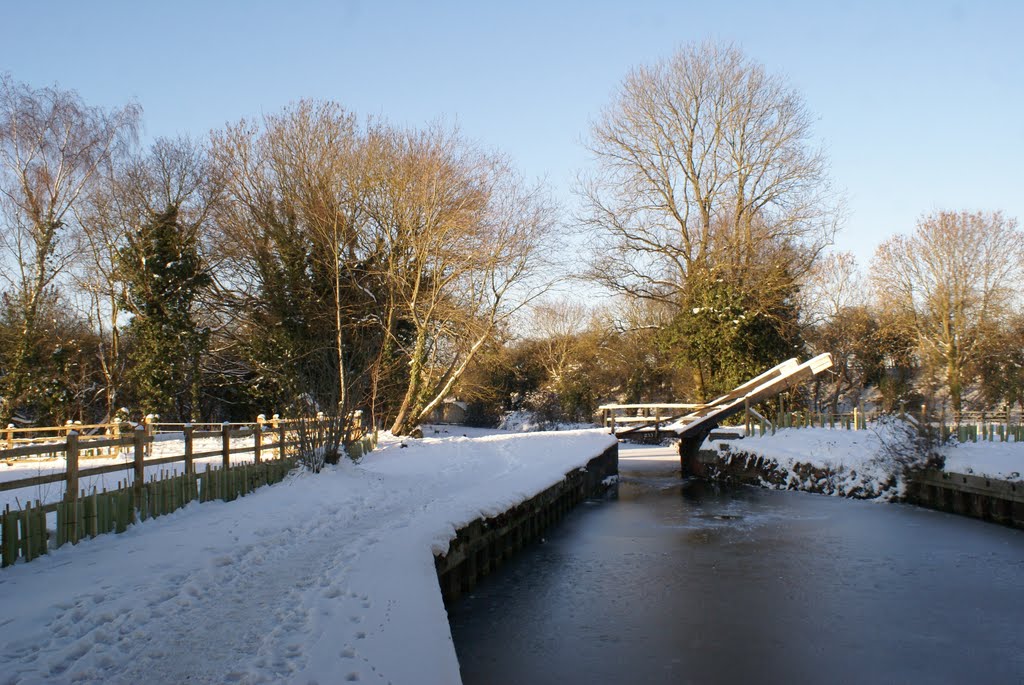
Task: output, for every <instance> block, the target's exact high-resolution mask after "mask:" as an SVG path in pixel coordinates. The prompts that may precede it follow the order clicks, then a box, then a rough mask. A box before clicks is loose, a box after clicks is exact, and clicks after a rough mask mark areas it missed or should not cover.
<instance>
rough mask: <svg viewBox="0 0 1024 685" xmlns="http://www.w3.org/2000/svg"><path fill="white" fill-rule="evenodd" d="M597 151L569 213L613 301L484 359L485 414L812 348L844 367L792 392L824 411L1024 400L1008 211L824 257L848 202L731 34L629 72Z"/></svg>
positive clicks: (592, 144)
mask: <svg viewBox="0 0 1024 685" xmlns="http://www.w3.org/2000/svg"><path fill="white" fill-rule="evenodd" d="M589 148H590V151H591V153H592V159H593V162H594V164H593V167H592V168H593V171H592V172H591V173H590V175H589V176H587V177H584V178H583V179H582V182H581V184H580V187H579V189H578V194H579V196H580V199H581V203H580V209H579V212H578V217H577V219H578V223H579V225H580V226H581V227H583V229H584V230H585V231H586V232H587V234H588V236H590V238H591V240H592V242H594V243H595V244H596V250H595V252H594V254H593V256H592V259H591V262H590V266H589V269H588V271H587V273H585V274H583V275H584V276H585V277H586V278H589V279H590V280H591V281H593V282H597V283H600V284H601V285H603V286H605V287H606V288H607V289H608V290H610V291H611V292H613V293H616V294H617V298H616V300H615V301H614V302H613V303H612V304H610V305H603V306H600V307H587V306H584V305H582V304H581V303H580V302H579V301H578V300H552V301H547V302H545V303H544V304H543V306H541V307H540V308H539V309H537V311H536V317H535V324H534V333H533V336H532V339H528V340H525V341H522V342H520V343H518V344H517V345H515V346H513V347H511V348H507V349H505V350H503V351H502V353H501V354H499V355H496V356H495V358H494V359H493V360H492V366H491V368H490V370H488V371H486V372H485V378H484V379H482V381H481V382H480V384H479V385H480V386H481V387H488V386H495V387H501V388H502V389H503V390H502V392H503V393H504V395H502V396H501V400H502V401H501V403H499V404H498V405H495V404H494V403H493V402H494V399H495V398H494V396H491V397H490V399H488V400H484V404H483V405H482V407H481V412H482V413H484V414H487V413H488V412H490V413H491V414H495V413H498V412H499V411H502V410H509V409H525V410H528V411H531V412H533V413H534V414H535V415H537V416H540V417H542V419H543V420H548V421H556V420H567V421H578V420H590V418H591V417H592V415H593V412H594V410H595V408H596V406H597V405H598V404H599V403H601V402H607V401H619V402H641V401H662V402H678V401H704V400H707V399H709V398H711V397H714V396H715V395H717V394H720V393H722V392H724V391H726V390H728V389H730V388H732V387H735V386H736V385H737V384H739V383H740V382H742V381H743V380H745V379H748V378H751V377H753V376H754V375H756V374H757V373H760V372H761V371H763V370H765V369H766V368H769V367H771V366H773V365H774V364H776V363H778V362H780V361H782V360H784V359H786V358H788V357H792V356H802V355H809V354H818V353H821V352H830V353H832V355H833V357H834V360H835V367H834V370H833V372H832V374H830V376H828V377H826V378H825V379H822V378H821V377H819V380H818V381H817V383H816V384H815V385H814V386H813V387H812V388H810V389H809V390H808V393H807V395H806V396H805V397H803V398H802V400H803V401H805V402H806V404H807V406H809V407H810V408H812V409H815V410H823V411H824V410H831V411H837V410H839V409H842V408H847V409H848V408H849V407H850V406H852V405H855V404H857V403H858V402H860V401H861V400H862V399H867V400H869V401H875V402H877V403H878V404H880V405H881V406H882V407H883V408H885V409H894V408H898V407H899V406H900V405H901V404H907V405H909V406H912V407H913V406H919V404H920V403H921V402H930V403H931V404H932V405H933V406H935V407H936V409H939V410H941V407H942V406H944V405H945V406H947V408H948V410H949V412H950V414H951V415H952V416H955V417H957V418H959V416H960V414H961V412H962V411H964V410H965V409H975V410H989V411H994V410H1003V409H1005V408H1006V407H1008V406H1012V405H1016V406H1018V407H1020V408H1021V409H1024V308H1022V300H1021V295H1020V293H1021V288H1020V282H1021V276H1022V275H1024V274H1022V267H1024V234H1022V233H1021V231H1020V230H1019V228H1018V225H1017V222H1016V220H1015V219H1012V218H1010V217H1006V216H1004V215H1003V214H1002V213H1000V212H998V211H936V212H932V213H930V214H925V215H923V216H922V217H921V219H920V220H919V222H918V223H917V225H916V227H913V230H912V232H910V233H909V234H906V235H897V236H896V237H893V238H891V239H889V240H887V241H885V242H884V243H883V244H882V245H881V246H879V247H878V249H877V252H876V254H875V256H874V258H873V260H872V262H871V264H870V265H869V269H868V272H867V274H864V273H862V272H861V270H860V269H859V268H858V266H857V264H856V263H855V260H854V258H853V256H852V255H851V254H846V253H839V254H834V253H829V252H828V251H827V248H828V247H829V246H830V244H831V243H832V239H833V236H834V233H835V231H836V229H837V228H838V227H839V225H840V223H841V221H842V219H843V217H844V214H845V208H844V203H843V198H842V195H841V194H839V193H836V192H835V191H834V189H833V187H832V183H831V181H830V179H829V177H828V174H827V161H826V159H825V156H824V155H823V153H822V152H821V150H820V148H819V147H818V146H816V145H815V144H814V142H813V140H812V138H811V116H810V114H809V112H808V110H807V108H806V106H805V105H804V104H803V102H802V100H801V98H800V97H799V95H798V94H797V93H796V92H795V91H794V90H793V89H792V88H790V87H789V86H788V85H787V84H786V82H785V81H784V80H782V79H781V78H779V77H777V76H774V75H771V74H769V73H767V72H766V71H765V69H764V67H763V66H761V65H759V64H757V63H756V62H754V61H752V60H750V59H749V58H747V57H746V56H745V55H743V53H742V52H741V51H739V50H738V49H736V48H735V47H734V46H730V45H722V44H716V43H699V44H692V45H688V46H685V47H683V48H682V49H680V50H679V51H678V52H677V53H676V54H674V55H673V56H671V57H670V58H668V59H665V60H662V61H660V62H657V63H655V64H653V65H647V66H642V67H639V68H636V69H634V70H633V71H632V72H631V73H630V74H629V75H628V76H627V77H626V79H625V80H624V82H623V84H622V86H621V87H620V89H619V91H618V92H617V94H616V95H615V97H614V98H613V100H612V102H611V103H610V105H609V106H608V107H607V108H606V109H605V110H604V111H603V112H602V113H601V115H600V116H599V117H598V118H597V120H596V122H595V123H594V125H593V127H592V131H591V135H590V138H589ZM897 228H903V229H904V230H906V229H911V228H912V227H897ZM499 394H500V393H499ZM506 395H507V397H506ZM483 396H484V397H488V395H487V393H486V392H485V393H484V394H483ZM487 402H491V404H487ZM487 407H491V409H486V408H487ZM495 407H497V408H495Z"/></svg>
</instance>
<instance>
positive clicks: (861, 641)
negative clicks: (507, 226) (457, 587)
mask: <svg viewBox="0 0 1024 685" xmlns="http://www.w3.org/2000/svg"><path fill="white" fill-rule="evenodd" d="M629 468H630V466H629V465H628V464H627V463H623V464H622V469H623V471H622V483H621V484H620V486H619V492H618V497H617V498H609V499H607V500H604V501H601V502H596V503H590V502H588V503H586V504H584V505H582V506H581V507H579V508H578V509H577V510H576V511H575V512H573V513H572V514H571V515H570V516H569V517H568V518H567V519H566V520H565V521H564V522H563V523H562V525H560V526H559V527H558V528H557V529H556V530H555V531H553V532H552V533H551V534H550V535H549V536H548V539H547V541H546V542H545V543H543V544H540V545H536V546H534V547H532V548H529V549H527V550H524V551H523V552H522V553H521V554H520V556H519V557H518V558H516V559H515V560H514V561H512V562H510V563H508V564H507V565H505V566H504V567H503V568H501V569H500V570H499V571H498V573H497V574H495V575H493V576H491V577H489V578H486V579H484V580H483V581H482V582H481V583H480V585H479V586H478V587H477V589H476V591H475V592H474V593H473V594H472V595H469V596H466V597H464V598H463V599H461V600H460V601H459V602H457V603H455V604H454V605H453V606H451V607H449V617H450V620H451V627H452V634H453V636H454V639H455V647H456V650H457V652H458V656H459V662H460V664H461V666H462V676H463V680H464V682H465V683H466V685H473V684H475V683H486V684H488V685H492V684H493V685H498V684H501V683H516V684H525V683H559V684H561V685H566V684H569V683H687V682H693V683H835V682H849V683H1022V682H1024V532H1021V531H1016V530H1011V529H1008V528H1003V527H1000V526H996V525H993V524H989V523H983V522H979V521H974V520H971V519H966V518H961V517H957V516H953V515H948V514H942V513H938V512H932V511H927V510H924V509H918V508H915V507H909V506H903V505H892V504H879V503H872V502H859V501H852V500H842V499H837V498H831V497H824V496H821V495H810V494H803V493H795V492H776V491H767V490H759V489H755V488H746V487H742V488H736V489H716V488H714V487H710V486H707V485H704V484H701V483H681V482H680V481H679V479H678V477H677V476H676V475H675V474H674V473H672V472H671V471H670V470H668V469H669V468H671V465H668V466H667V467H663V468H662V470H661V471H660V472H659V471H656V470H655V471H652V470H650V469H648V470H645V471H634V472H632V473H631V472H630V471H629V470H628V469H629Z"/></svg>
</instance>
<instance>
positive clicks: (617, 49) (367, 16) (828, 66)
mask: <svg viewBox="0 0 1024 685" xmlns="http://www.w3.org/2000/svg"><path fill="white" fill-rule="evenodd" d="M1021 26H1024V3H1021V2H1014V1H1006V2H996V1H989V2H984V1H980V2H942V1H936V2H897V1H895V0H893V1H890V2H856V1H854V0H848V1H846V2H830V1H827V0H823V1H821V2H797V1H795V0H794V1H787V0H775V1H773V2H764V3H754V2H725V1H722V2H707V1H706V0H704V1H701V2H689V1H685V2H643V1H641V0H633V1H631V2H627V1H625V0H621V1H620V2H562V3H559V2H554V0H551V1H549V2H529V1H524V2H503V3H497V2H494V3H487V2H479V1H478V2H444V1H437V0H436V1H434V2H373V3H371V2H312V1H309V2H303V1H302V0H292V1H290V2H212V1H210V2H192V1H175V2H163V3H156V2H153V3H148V2H99V1H97V2H48V1H46V0H37V1H35V2H24V1H18V0H14V1H11V0H0V70H5V71H9V72H11V73H12V74H13V75H14V77H15V78H17V79H19V80H22V81H27V82H29V83H32V84H34V85H44V84H50V83H53V82H57V83H59V84H60V85H61V86H62V87H65V88H73V89H76V90H78V91H79V92H80V93H81V94H82V96H83V97H84V98H85V99H86V100H87V101H88V102H90V103H92V104H99V105H105V106H111V105H118V104H122V103H124V102H125V101H127V100H129V99H131V98H134V99H136V100H137V101H138V102H139V103H140V104H142V106H143V108H144V110H145V125H146V134H147V136H150V137H155V136H165V135H175V134H177V133H190V134H194V135H203V134H205V133H206V132H207V131H209V130H210V129H211V128H215V127H219V126H221V125H223V124H224V123H225V122H227V121H235V120H237V119H239V118H241V117H243V116H255V115H259V114H260V113H261V112H272V111H275V110H277V109H279V108H280V107H282V106H283V105H285V104H287V103H288V102H290V101H294V100H296V99H299V98H302V97H313V98H324V99H333V100H337V101H338V102H340V103H342V104H344V105H345V106H346V107H348V108H349V109H351V110H353V111H355V112H357V113H359V114H373V115H383V116H384V117H385V118H387V119H389V120H391V121H393V122H396V123H404V124H412V125H418V124H424V123H427V122H429V121H432V120H435V119H438V118H445V119H448V120H452V121H457V122H458V123H459V125H460V126H461V128H462V129H463V131H464V132H465V133H466V134H468V135H469V136H470V137H472V138H474V139H476V140H478V141H480V142H481V143H483V144H485V145H487V146H490V147H494V148H497V149H499V150H501V151H503V152H505V153H507V154H509V155H510V156H511V157H512V158H513V159H514V160H515V161H516V163H517V164H518V165H519V167H520V168H521V169H522V170H523V172H524V173H525V174H527V175H528V176H530V177H545V178H547V179H548V181H549V182H550V183H551V184H552V186H553V187H554V189H555V192H556V195H557V196H558V197H559V198H560V199H562V200H563V201H564V203H565V204H566V206H567V208H569V209H571V205H572V202H573V198H572V196H571V194H570V193H569V188H570V187H571V185H572V180H573V178H574V177H575V174H576V173H577V171H578V170H580V169H581V168H583V167H584V166H585V165H586V164H587V157H586V154H585V153H584V151H583V149H582V146H581V141H582V140H583V139H584V138H585V136H586V132H587V129H588V126H589V122H590V121H591V120H592V119H593V118H594V117H595V116H596V115H597V113H598V112H599V111H600V109H601V107H602V106H604V105H605V104H606V103H608V101H609V100H610V97H611V94H612V93H613V91H614V90H615V88H616V86H617V84H618V83H619V82H620V81H621V79H622V77H623V76H624V75H625V73H626V72H627V71H628V70H629V69H630V67H631V66H634V65H638V64H642V63H649V62H652V61H654V60H656V59H658V58H661V57H664V56H667V55H669V54H671V53H672V51H673V50H674V49H675V48H676V47H677V46H679V45H680V44H682V43H685V42H688V41H694V40H703V39H705V38H713V39H718V40H724V41H732V42H734V43H735V44H737V45H738V46H740V47H741V48H742V49H743V50H744V51H745V52H746V53H747V54H748V55H750V56H751V57H753V58H754V59H756V60H758V61H760V62H761V63H763V64H764V65H765V66H766V68H767V69H768V70H769V71H771V72H773V73H777V74H781V75H783V76H785V77H787V78H788V79H789V80H790V82H791V83H792V84H793V85H794V86H795V87H796V88H797V89H798V90H799V91H800V92H801V93H802V95H803V97H804V100H805V102H806V104H807V106H808V108H809V109H810V111H811V112H812V113H814V115H815V116H816V117H817V122H816V126H815V133H816V136H817V137H818V138H819V139H820V141H821V143H822V144H823V145H824V146H825V148H826V149H827V150H828V152H829V156H830V159H831V163H832V177H833V179H834V181H835V183H836V185H837V186H838V187H840V188H843V189H845V190H846V193H847V195H848V205H849V216H848V219H847V221H846V224H845V228H844V230H843V232H842V233H841V234H840V235H839V237H838V240H837V247H838V248H839V249H845V250H852V251H854V253H855V254H856V255H857V257H858V259H859V260H860V261H861V262H862V264H864V263H866V262H867V260H868V259H869V258H870V255H871V254H872V252H873V251H874V248H875V246H876V245H877V244H878V243H879V242H881V241H882V240H883V239H885V238H886V237H887V236H889V235H891V234H893V233H895V232H907V231H910V230H912V228H913V225H914V222H915V220H916V219H917V217H918V216H920V215H921V214H922V213H925V212H930V211H934V210H937V209H1002V210H1004V211H1005V212H1006V213H1007V214H1009V215H1010V216H1015V217H1018V218H1019V219H1024V187H1022V178H1024V177H1022V174H1021V171H1020V165H1021V163H1022V161H1024V47H1022V43H1021V41H1020V36H1019V32H1020V27H1021Z"/></svg>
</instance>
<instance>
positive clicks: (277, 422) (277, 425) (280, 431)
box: [273, 414, 284, 459]
mask: <svg viewBox="0 0 1024 685" xmlns="http://www.w3.org/2000/svg"><path fill="white" fill-rule="evenodd" d="M273 421H274V430H275V431H277V440H278V443H277V458H278V459H284V424H283V423H281V415H280V414H274V419H273Z"/></svg>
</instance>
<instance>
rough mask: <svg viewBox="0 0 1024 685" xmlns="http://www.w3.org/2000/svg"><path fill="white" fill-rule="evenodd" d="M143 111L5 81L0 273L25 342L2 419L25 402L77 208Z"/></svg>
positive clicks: (11, 368) (17, 353) (1, 79)
mask: <svg viewBox="0 0 1024 685" xmlns="http://www.w3.org/2000/svg"><path fill="white" fill-rule="evenodd" d="M139 114H140V109H139V107H137V106H135V105H129V106H127V107H124V108H122V109H116V110H112V111H105V110H102V109H99V108H95V107H89V106H87V105H86V104H85V103H83V102H82V100H81V98H80V97H79V96H78V95H77V94H76V93H74V92H73V91H65V90H60V89H59V88H56V87H49V88H41V89H33V88H31V87H30V86H28V85H25V84H21V83H18V82H16V81H14V80H13V79H12V78H11V77H10V76H8V75H2V76H0V212H2V217H3V222H4V226H3V230H2V231H0V250H2V253H3V254H2V257H0V260H2V262H3V264H4V266H5V267H6V268H4V269H3V270H2V271H0V274H2V275H3V277H4V279H5V280H6V282H7V286H8V297H9V302H10V303H11V309H12V310H13V311H14V314H15V316H16V317H17V319H18V324H19V327H20V329H21V334H20V341H19V343H18V345H17V347H16V349H15V350H13V352H12V355H11V357H10V360H9V362H8V368H7V373H6V375H5V376H4V378H3V399H2V401H0V421H3V422H6V421H7V420H8V419H9V418H10V416H11V415H12V413H13V412H14V410H15V409H16V407H17V406H18V405H19V404H20V403H21V402H22V401H23V400H24V395H25V392H26V390H27V389H28V387H29V379H28V373H29V371H30V369H29V368H28V366H29V364H30V361H31V356H32V347H33V338H34V336H35V335H36V329H37V327H38V324H39V314H40V310H41V306H42V304H43V301H44V299H45V297H46V295H47V292H48V291H49V289H50V288H51V287H52V286H53V285H54V283H55V280H56V279H57V278H58V277H59V276H60V275H61V273H62V272H63V271H64V270H65V268H66V267H67V265H68V264H69V262H70V259H71V253H72V249H71V248H72V247H73V245H74V241H73V240H69V239H67V237H68V234H69V233H71V232H73V230H74V225H73V221H72V220H73V217H72V216H71V209H72V207H73V206H74V205H75V204H76V202H78V200H79V198H80V196H81V195H82V193H83V191H84V190H85V188H86V187H87V185H88V184H89V183H90V182H91V181H92V180H93V178H94V176H95V174H96V172H97V170H98V169H99V168H100V166H101V165H102V164H103V163H104V162H105V161H106V160H108V159H109V158H110V156H111V155H112V154H113V153H114V151H115V149H116V148H117V147H118V146H119V145H120V144H123V143H125V142H127V141H130V140H131V139H133V138H134V135H135V132H136V129H137V125H138V120H139Z"/></svg>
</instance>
